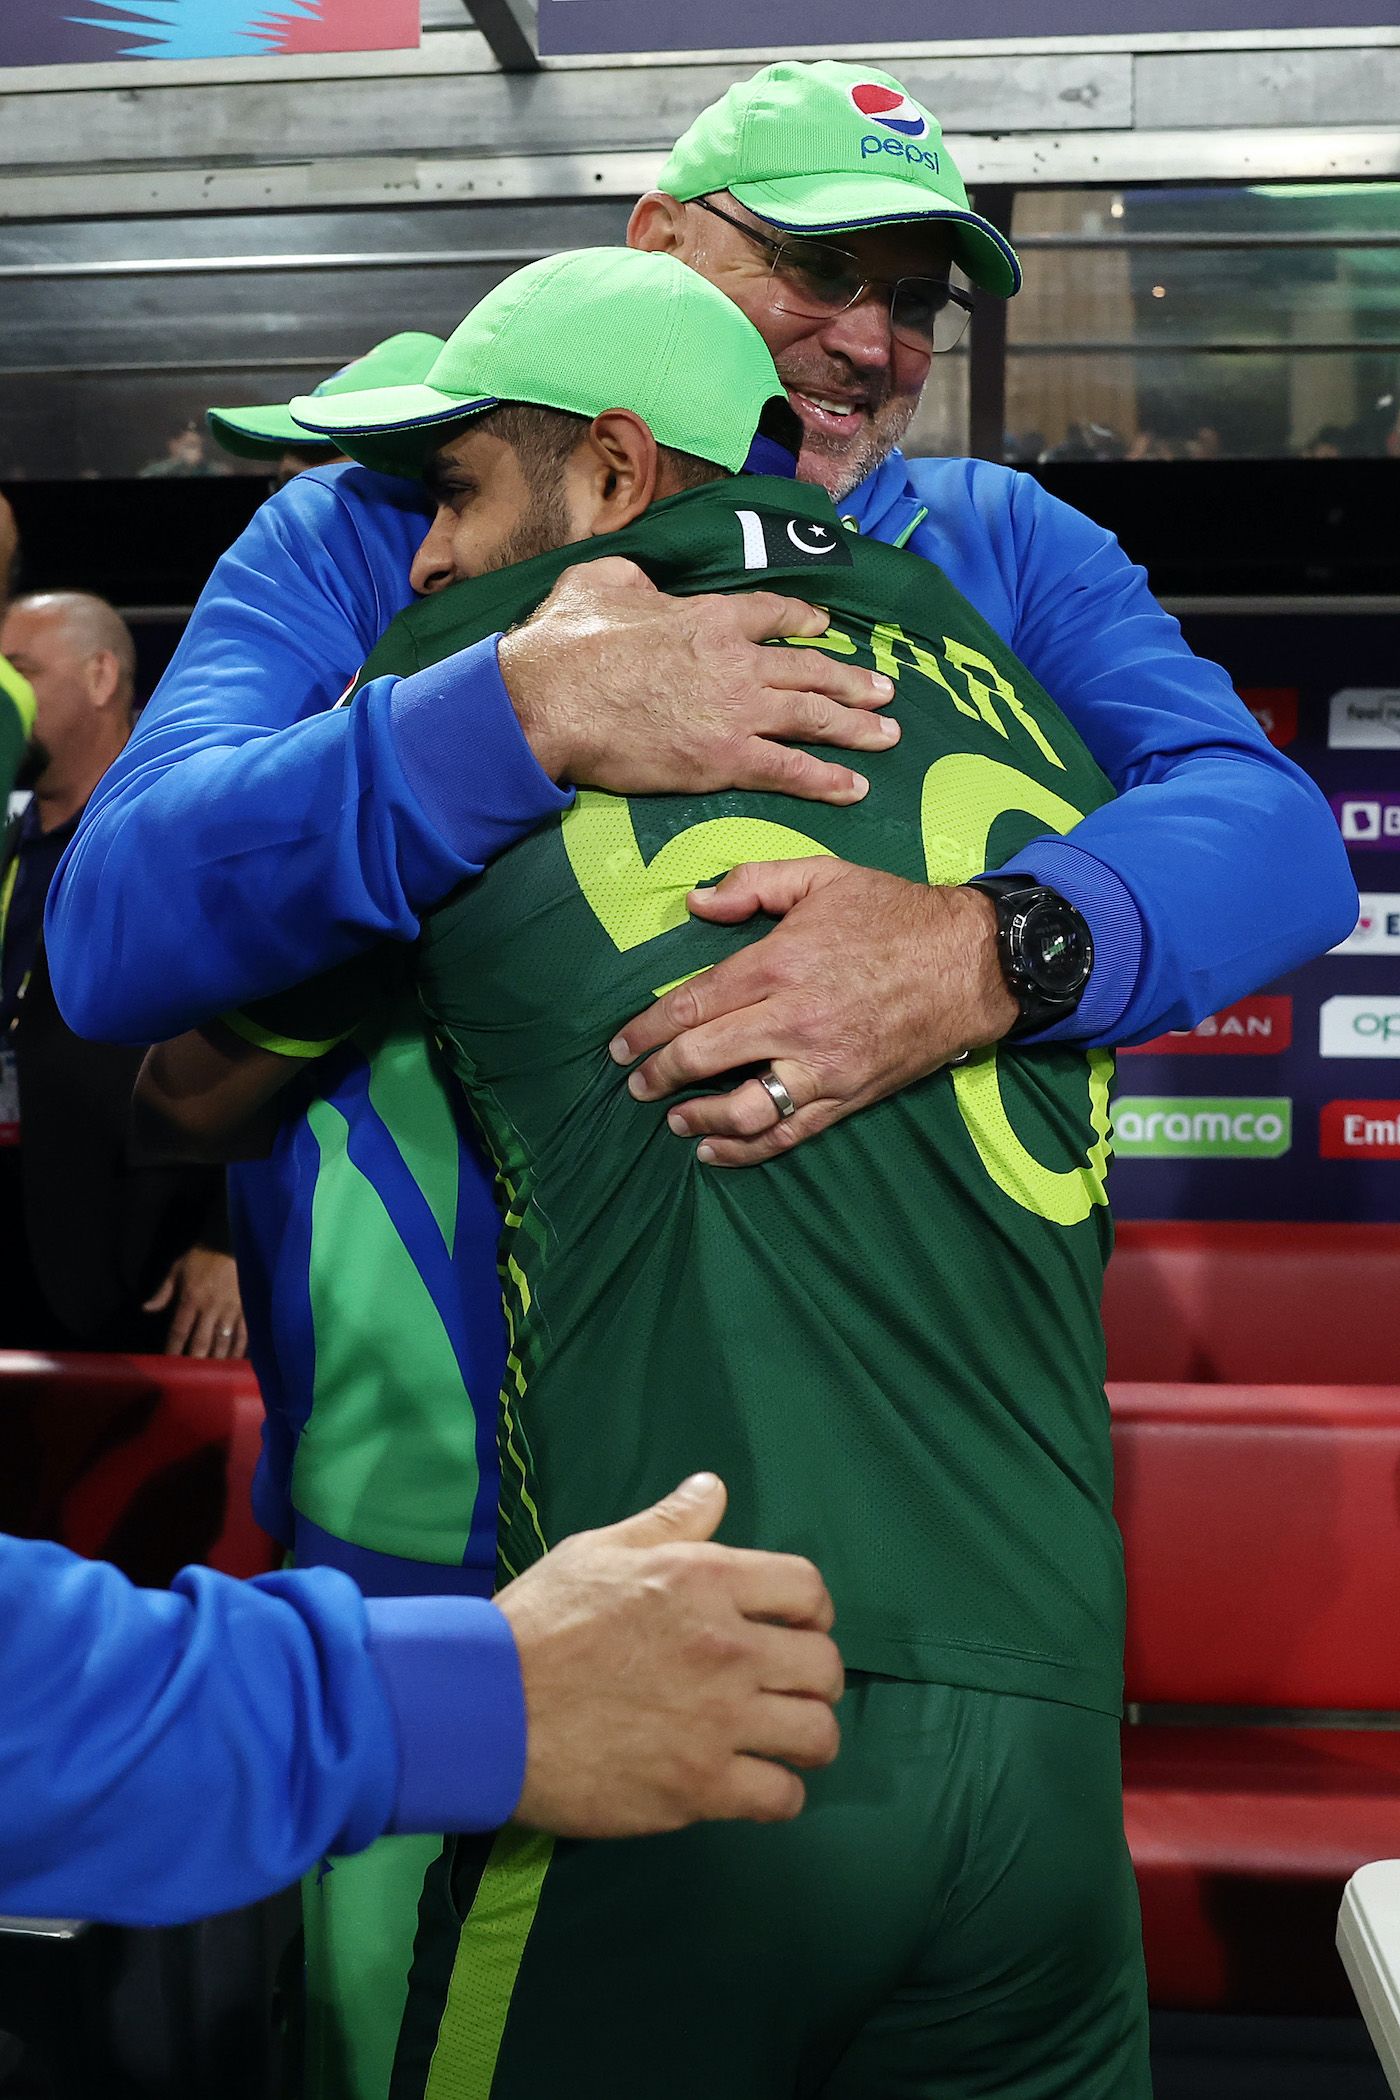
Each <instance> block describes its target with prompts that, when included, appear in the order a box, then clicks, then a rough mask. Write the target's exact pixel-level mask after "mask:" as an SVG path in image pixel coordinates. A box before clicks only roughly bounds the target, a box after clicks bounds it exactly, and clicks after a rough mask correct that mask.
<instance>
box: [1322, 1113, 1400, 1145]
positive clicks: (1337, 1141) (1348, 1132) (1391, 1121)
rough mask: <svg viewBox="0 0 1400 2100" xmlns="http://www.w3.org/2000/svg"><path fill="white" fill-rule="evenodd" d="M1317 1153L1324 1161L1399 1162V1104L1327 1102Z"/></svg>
mask: <svg viewBox="0 0 1400 2100" xmlns="http://www.w3.org/2000/svg"><path fill="white" fill-rule="evenodd" d="M1317 1149H1318V1151H1319V1153H1320V1154H1321V1156H1322V1158H1323V1159H1400V1101H1328V1102H1326V1103H1325V1104H1324V1106H1323V1110H1322V1119H1321V1138H1320V1141H1319V1143H1318V1148H1317Z"/></svg>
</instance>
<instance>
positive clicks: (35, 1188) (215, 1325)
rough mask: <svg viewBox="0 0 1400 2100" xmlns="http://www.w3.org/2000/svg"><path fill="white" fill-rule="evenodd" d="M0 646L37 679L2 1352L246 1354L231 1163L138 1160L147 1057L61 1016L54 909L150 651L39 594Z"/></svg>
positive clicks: (14, 1044) (7, 1045) (17, 952)
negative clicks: (136, 1104)
mask: <svg viewBox="0 0 1400 2100" xmlns="http://www.w3.org/2000/svg"><path fill="white" fill-rule="evenodd" d="M0 651H3V653H4V654H5V656H7V657H8V658H9V659H10V660H11V662H12V663H13V664H14V666H15V668H16V669H17V670H18V671H19V672H21V673H22V675H23V676H24V677H25V678H26V679H27V680H28V681H29V683H30V685H31V686H32V687H33V690H34V697H35V702H36V714H35V718H34V733H33V741H32V744H31V754H30V761H29V767H28V780H29V782H30V783H31V784H32V786H33V790H34V792H33V797H32V799H31V801H30V802H29V804H28V807H27V808H26V809H25V810H24V812H23V814H22V815H19V816H17V817H14V818H12V819H11V821H10V824H9V826H8V829H7V832H6V838H5V848H4V854H3V876H0V1242H2V1243H3V1258H0V1346H3V1347H6V1348H21V1349H23V1348H33V1349H46V1348H47V1349H54V1348H70V1349H71V1348H85V1349H115V1350H160V1349H162V1348H163V1349H164V1350H165V1351H166V1352H167V1353H168V1354H171V1355H180V1354H185V1355H189V1356H233V1355H240V1354H241V1353H242V1351H243V1347H244V1341H245V1337H244V1330H243V1317H242V1309H241V1306H240V1303H239V1297H238V1283H237V1277H236V1275H235V1271H234V1266H233V1261H232V1259H231V1257H230V1255H229V1253H228V1232H227V1218H226V1214H225V1201H224V1180H223V1174H222V1172H221V1171H220V1170H219V1169H217V1168H203V1167H197V1168H188V1167H184V1168H172V1167H169V1166H154V1165H147V1164H144V1163H143V1162H142V1161H141V1160H140V1159H139V1158H138V1157H136V1156H135V1155H134V1153H133V1149H132V1146H131V1141H130V1136H129V1127H130V1109H131V1094H132V1088H133V1086H134V1084H135V1080H136V1074H137V1071H138V1069H139V1067H140V1063H141V1058H142V1054H143V1053H142V1049H141V1048H140V1047H131V1046H124V1047H116V1046H111V1045H107V1044H100V1043H88V1042H84V1041H82V1040H81V1039H80V1038H79V1037H77V1036H75V1035H74V1034H73V1033H72V1032H71V1031H70V1030H69V1029H68V1027H67V1026H66V1024H65V1023H64V1021H63V1019H62V1016H61V1015H60V1013H59V1011H58V1007H57V1005H56V1003H55V1000H54V996H53V989H52V986H51V984H50V982H49V973H48V965H47V962H46V959H45V955H44V942H43V913H44V900H45V897H46V895H47V893H48V887H49V883H50V881H51V880H52V877H53V874H54V870H55V869H56V867H57V865H58V862H59V859H60V856H61V855H62V853H63V849H64V847H65V846H66V845H67V843H68V841H69V839H70V838H71V837H72V836H73V832H74V830H75V829H76V827H77V822H78V819H79V817H80V816H81V814H82V811H83V808H84V806H85V805H86V803H87V801H88V798H89V796H90V795H91V794H92V791H93V789H94V788H95V787H96V786H97V783H98V782H99V780H100V779H101V778H102V775H103V774H104V773H105V772H106V770H107V768H108V766H109V765H110V764H111V763H112V760H113V759H114V758H115V757H116V755H117V753H118V752H119V751H120V750H121V749H122V746H123V745H124V744H125V743H126V740H127V738H128V736H129V735H130V733H131V724H132V713H133V705H134V699H135V670H136V650H135V645H134V643H133V641H132V638H131V633H130V630H129V629H128V628H127V626H126V624H125V622H124V621H123V620H121V619H120V618H119V617H118V615H117V614H116V613H115V612H114V611H113V609H112V607H111V606H110V605H108V604H106V603H105V601H104V600H103V599H101V598H92V597H88V596H86V595H84V594H82V593H79V592H67V591H66V592H57V593H53V594H50V595H46V596H41V597H31V598H21V599H19V600H17V601H16V603H15V604H13V605H12V606H11V607H10V608H9V611H8V613H7V614H6V615H5V619H4V624H3V627H0Z"/></svg>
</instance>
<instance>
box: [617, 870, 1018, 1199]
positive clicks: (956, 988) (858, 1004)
mask: <svg viewBox="0 0 1400 2100" xmlns="http://www.w3.org/2000/svg"><path fill="white" fill-rule="evenodd" d="M689 902H690V909H691V911H692V912H694V913H695V914H696V916H697V917H698V918H703V919H708V920H710V921H711V922H713V923H715V924H721V925H726V926H732V925H736V924H738V923H739V922H741V921H742V920H745V919H750V918H752V917H753V916H754V914H755V913H756V912H767V913H770V914H771V915H773V916H774V917H776V918H778V920H779V923H778V925H777V926H776V927H775V928H774V929H773V931H772V932H771V933H770V934H768V935H766V936H765V938H764V939H763V940H761V941H755V942H754V943H753V945H752V946H751V947H748V948H741V949H740V950H739V951H738V952H737V953H736V954H734V955H730V956H726V958H725V960H724V961H723V962H721V963H717V964H716V965H715V967H714V969H712V970H707V971H705V973H704V974H703V975H702V976H700V977H692V978H691V979H689V981H688V982H687V983H685V984H682V985H679V986H678V987H677V988H676V990H675V991H672V992H667V993H666V995H665V997H664V998H662V999H658V1000H657V1002H656V1004H655V1005H654V1006H652V1007H649V1008H648V1009H647V1011H646V1012H645V1013H644V1014H639V1015H638V1016H637V1018H636V1019H635V1020H633V1021H629V1022H628V1024H627V1026H626V1027H625V1028H624V1029H623V1031H622V1033H621V1034H620V1035H619V1036H617V1037H616V1038H615V1039H614V1041H613V1043H612V1046H611V1048H612V1054H613V1056H614V1057H615V1058H616V1059H617V1061H618V1062H619V1063H620V1064H631V1063H632V1061H633V1060H634V1059H635V1058H639V1057H640V1058H644V1059H645V1062H644V1063H642V1064H641V1065H639V1066H638V1067H637V1070H636V1071H635V1072H633V1074H632V1075H631V1078H630V1079H629V1081H628V1085H629V1087H630V1088H631V1091H632V1092H633V1094H635V1095H636V1096H637V1097H638V1099H639V1100H645V1101H653V1100H657V1099H659V1098H661V1097H663V1096H665V1095H667V1094H672V1093H675V1092H676V1091H677V1089H678V1088H681V1087H693V1086H697V1085H703V1084H704V1083H705V1081H707V1080H713V1079H719V1078H721V1077H722V1076H723V1075H724V1074H725V1073H726V1072H732V1071H734V1070H735V1069H736V1068H737V1067H739V1066H741V1065H748V1064H761V1065H771V1066H772V1068H773V1071H774V1072H775V1074H776V1076H777V1077H778V1078H779V1079H780V1080H781V1081H782V1083H783V1085H784V1086H785V1087H786V1088H787V1090H788V1092H789V1094H790V1095H791V1096H792V1099H793V1101H794V1102H795V1103H796V1111H795V1113H794V1114H793V1115H792V1116H790V1117H789V1118H788V1119H787V1120H786V1121H785V1122H784V1121H781V1120H780V1119H779V1117H778V1112H777V1109H776V1108H775V1107H774V1105H773V1102H772V1100H771V1098H770V1097H769V1095H768V1094H767V1092H766V1091H765V1090H764V1088H763V1087H762V1086H760V1084H759V1082H758V1080H757V1079H747V1080H745V1081H744V1082H743V1083H742V1085H740V1086H737V1087H734V1088H733V1089H732V1090H731V1091H729V1092H728V1093H723V1094H712V1095H708V1096H705V1097H703V1098H699V1099H696V1100H693V1101H687V1102H685V1103H684V1105H683V1106H680V1107H677V1108H673V1109H672V1110H671V1113H670V1116H669V1117H668V1119H667V1120H668V1121H669V1123H670V1125H671V1128H672V1130H673V1131H674V1132H675V1133H676V1135H677V1136H678V1137H700V1138H703V1139H704V1143H703V1145H702V1146H701V1158H702V1159H703V1160H704V1161H705V1163H706V1164H707V1165H714V1166H722V1167H743V1166H753V1165H755V1164H757V1162H759V1161H760V1160H765V1159H772V1158H773V1157H774V1156H775V1155H776V1154H778V1153H780V1152H786V1151H789V1150H790V1149H791V1148H792V1146H794V1145H800V1144H801V1143H802V1142H803V1140H804V1139H805V1138H810V1137H815V1136H816V1134H817V1132H818V1131H820V1130H825V1129H827V1128H828V1126H829V1125H830V1124H832V1123H839V1122H840V1121H841V1119H842V1117H843V1116H849V1115H854V1113H855V1112H856V1110H857V1109H860V1108H868V1107H869V1106H870V1104H871V1103H872V1102H874V1101H882V1100H883V1099H884V1098H885V1096H886V1095H888V1094H893V1093H897V1092H898V1090H899V1089H900V1088H901V1087H906V1086H910V1085H912V1084H913V1083H914V1082H915V1081H916V1080H919V1079H923V1078H925V1077H927V1075H928V1074H929V1073H930V1072H933V1071H936V1070H937V1069H938V1067H939V1066H940V1065H945V1064H947V1063H949V1062H950V1060H952V1059H955V1058H958V1057H960V1056H961V1055H962V1053H963V1052H964V1051H965V1050H970V1049H975V1048H980V1047H981V1046H982V1045H983V1044H986V1043H994V1042H997V1041H999V1040H1000V1038H1001V1037H1002V1036H1003V1035H1005V1033H1006V1031H1007V1029H1008V1028H1010V1027H1011V1026H1012V1024H1013V1023H1014V1021H1015V1019H1016V1002H1015V1000H1014V999H1013V998H1012V996H1011V994H1010V992H1009V991H1008V990H1007V989H1006V983H1005V980H1004V979H1003V977H1002V974H1001V968H1000V965H999V963H998V961H997V952H996V921H995V913H994V911H993V908H992V905H991V903H990V901H989V899H988V898H987V897H985V896H984V895H983V894H982V893H981V892H980V891H978V890H968V889H941V888H931V887H929V886H928V885H927V884H926V883H922V882H906V881H905V880H904V879H903V878H902V877H900V876H898V875H886V874H883V873H882V872H880V871H879V870H878V869H875V868H856V867H852V866H851V865H850V864H849V863H848V862H846V861H843V860H829V859H818V860H785V861H764V862H760V863H757V864H755V865H754V866H751V867H740V868H735V869H733V870H732V872H731V873H730V874H728V875H726V876H725V878H724V880H723V881H722V882H719V883H716V885H715V886H714V888H713V889H704V890H695V891H692V893H691V896H690V900H689ZM648 1053H651V1054H650V1055H648Z"/></svg>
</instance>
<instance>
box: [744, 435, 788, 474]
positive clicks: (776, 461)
mask: <svg viewBox="0 0 1400 2100" xmlns="http://www.w3.org/2000/svg"><path fill="white" fill-rule="evenodd" d="M739 472H740V473H741V474H773V475H779V476H781V478H782V479H783V480H784V481H796V479H797V455H796V453H794V452H789V451H788V448H787V446H786V445H780V444H779V443H778V440H777V439H776V438H772V437H764V436H763V435H762V434H760V435H759V436H758V437H756V438H755V439H754V441H753V443H752V444H751V445H750V446H749V456H748V458H747V459H746V460H745V461H744V464H743V466H742V467H741V468H740V469H739Z"/></svg>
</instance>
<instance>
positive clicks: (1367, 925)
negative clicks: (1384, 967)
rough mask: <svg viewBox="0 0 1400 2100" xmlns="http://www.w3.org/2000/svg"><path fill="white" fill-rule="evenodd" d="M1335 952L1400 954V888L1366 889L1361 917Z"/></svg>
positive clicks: (1362, 894)
mask: <svg viewBox="0 0 1400 2100" xmlns="http://www.w3.org/2000/svg"><path fill="white" fill-rule="evenodd" d="M1331 953H1332V954H1333V955H1400V891H1397V890H1363V891H1362V892H1361V916H1360V917H1359V918H1358V920H1357V922H1356V924H1355V926H1353V928H1352V930H1351V932H1350V933H1349V934H1348V935H1347V937H1346V939H1345V940H1344V941H1339V942H1338V943H1337V945H1336V947H1335V948H1333V949H1332V950H1331Z"/></svg>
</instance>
